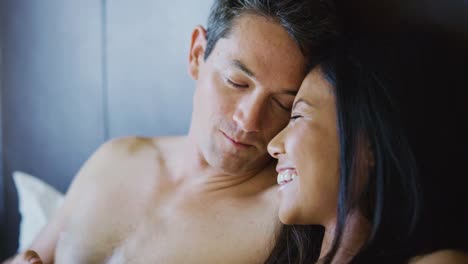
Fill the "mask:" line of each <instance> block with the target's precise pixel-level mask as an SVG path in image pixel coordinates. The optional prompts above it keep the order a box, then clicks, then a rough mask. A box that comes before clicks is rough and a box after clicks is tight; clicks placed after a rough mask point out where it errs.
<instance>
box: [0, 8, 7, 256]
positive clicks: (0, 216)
mask: <svg viewBox="0 0 468 264" xmlns="http://www.w3.org/2000/svg"><path fill="white" fill-rule="evenodd" d="M2 50H3V9H2V4H1V0H0V259H1V257H2V256H3V255H4V252H3V251H4V247H3V246H2V239H1V237H2V236H3V234H5V219H6V217H5V204H4V201H5V199H4V196H5V195H4V190H3V132H2V130H3V122H2V120H3V118H2V106H3V103H2V93H3V78H2V73H3V70H2V68H3V67H2V65H3V64H2V61H3V60H2V53H3V52H2Z"/></svg>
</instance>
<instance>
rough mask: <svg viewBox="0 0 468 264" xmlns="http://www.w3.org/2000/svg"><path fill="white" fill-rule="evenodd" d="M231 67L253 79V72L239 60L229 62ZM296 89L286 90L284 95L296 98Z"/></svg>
mask: <svg viewBox="0 0 468 264" xmlns="http://www.w3.org/2000/svg"><path fill="white" fill-rule="evenodd" d="M231 65H232V66H234V67H236V68H238V69H239V70H241V71H243V72H244V73H245V74H247V75H248V76H249V77H252V78H254V79H255V74H254V73H253V71H251V70H250V69H249V67H247V66H246V65H245V64H244V63H242V61H240V60H233V61H232V62H231ZM297 90H298V89H287V90H285V91H284V93H285V94H287V95H292V96H296V95H297V92H298V91H297Z"/></svg>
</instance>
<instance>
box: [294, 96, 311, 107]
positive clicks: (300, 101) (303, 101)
mask: <svg viewBox="0 0 468 264" xmlns="http://www.w3.org/2000/svg"><path fill="white" fill-rule="evenodd" d="M299 103H303V104H306V105H307V106H309V107H312V104H311V103H309V102H308V101H307V100H305V99H304V98H299V100H297V101H296V102H294V105H293V107H292V108H293V109H294V108H295V107H296V106H297V105H298V104H299Z"/></svg>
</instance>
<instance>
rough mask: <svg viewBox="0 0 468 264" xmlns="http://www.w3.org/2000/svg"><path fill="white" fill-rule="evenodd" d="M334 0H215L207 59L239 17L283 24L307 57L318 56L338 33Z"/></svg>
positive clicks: (309, 58)
mask: <svg viewBox="0 0 468 264" xmlns="http://www.w3.org/2000/svg"><path fill="white" fill-rule="evenodd" d="M334 8H335V6H334V4H333V1H331V0H215V2H214V4H213V6H212V7H211V12H210V16H209V18H208V26H207V46H206V50H205V59H207V58H208V57H209V56H210V54H211V52H212V51H213V49H214V47H215V45H216V43H217V42H218V40H219V39H221V38H224V37H227V35H228V34H229V33H230V31H231V29H232V25H233V22H234V21H235V19H236V18H238V17H240V16H242V15H244V14H255V15H259V16H263V17H266V18H271V19H272V20H273V21H276V22H277V23H279V24H280V25H281V26H282V27H283V28H284V29H285V30H286V31H287V32H288V34H289V35H290V37H291V38H292V39H293V40H294V41H295V42H296V43H297V45H298V46H299V48H300V49H301V51H302V53H303V55H304V56H306V58H307V59H308V60H309V63H310V60H311V55H312V56H314V57H315V56H318V55H320V53H321V50H322V49H324V48H327V47H328V46H329V44H330V43H332V39H333V38H334V36H335V33H336V32H337V31H338V29H337V23H336V14H335V10H334Z"/></svg>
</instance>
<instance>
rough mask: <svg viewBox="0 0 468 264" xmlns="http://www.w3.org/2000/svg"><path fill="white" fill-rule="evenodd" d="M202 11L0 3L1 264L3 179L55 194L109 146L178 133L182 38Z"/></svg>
mask: <svg viewBox="0 0 468 264" xmlns="http://www.w3.org/2000/svg"><path fill="white" fill-rule="evenodd" d="M211 3H212V0H198V1H192V0H174V1H171V2H167V1H154V0H136V1H123V0H114V1H105V0H101V1H98V0H81V1H62V0H42V1H27V0H1V1H0V5H1V6H0V10H2V11H1V12H4V16H3V21H4V23H3V28H4V32H3V35H2V40H3V51H4V52H3V61H4V67H3V70H2V76H3V84H4V85H3V90H2V91H3V93H2V105H1V108H2V110H3V119H2V122H1V124H2V131H3V139H4V140H3V145H0V147H1V151H2V152H0V156H1V154H3V162H2V164H1V165H0V166H3V168H2V170H3V181H2V183H3V184H4V189H5V193H4V194H3V196H2V200H3V201H5V204H6V206H5V207H6V208H5V209H6V210H4V211H3V212H4V213H5V217H3V216H2V219H4V221H5V224H6V225H5V229H4V230H3V231H2V233H1V237H0V246H1V244H2V243H3V249H4V251H5V252H4V255H3V256H1V257H2V258H3V257H5V256H6V255H11V254H13V253H14V251H15V249H16V248H17V237H18V223H19V220H20V217H19V214H18V210H17V208H18V205H17V194H16V189H15V188H14V186H13V181H12V177H11V173H12V172H13V171H15V170H21V171H25V172H27V173H30V174H33V175H35V176H37V177H39V178H41V179H43V180H45V181H46V182H48V183H50V184H52V185H53V186H55V187H56V188H58V189H59V190H60V191H62V192H65V191H66V189H67V188H68V186H69V184H70V182H71V180H72V179H73V177H74V175H75V173H76V172H77V171H78V169H79V168H80V166H81V165H82V164H83V162H84V161H85V160H86V158H87V157H88V156H89V155H90V154H91V153H92V152H93V151H94V150H95V149H96V148H97V147H98V146H99V145H100V144H102V143H103V142H104V141H106V140H108V139H109V138H112V137H117V136H124V135H135V134H136V135H146V136H155V135H174V134H185V133H186V132H187V130H188V127H189V122H190V116H191V107H192V94H193V88H194V85H193V81H192V80H191V79H190V78H189V76H188V74H187V70H186V68H187V58H188V48H189V45H190V33H191V30H192V29H193V28H194V27H195V26H196V25H197V24H205V23H206V19H207V15H208V12H209V7H210V6H211ZM0 168H1V167H0ZM0 187H1V185H0ZM1 194H2V193H1V192H0V195H1ZM0 206H1V205H0ZM1 209H2V208H1V207H0V213H1V212H2V211H1ZM0 259H1V258H0Z"/></svg>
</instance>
